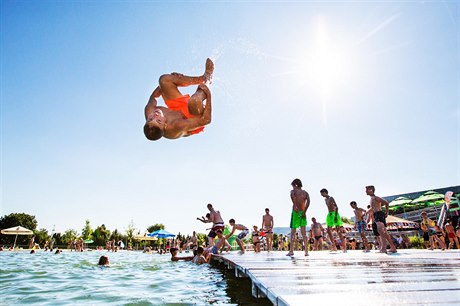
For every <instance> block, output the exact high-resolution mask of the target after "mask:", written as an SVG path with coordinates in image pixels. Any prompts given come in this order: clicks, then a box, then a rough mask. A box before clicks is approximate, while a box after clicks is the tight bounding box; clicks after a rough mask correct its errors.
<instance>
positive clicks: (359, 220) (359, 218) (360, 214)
mask: <svg viewBox="0 0 460 306" xmlns="http://www.w3.org/2000/svg"><path fill="white" fill-rule="evenodd" d="M350 206H351V208H353V212H354V213H355V226H356V228H357V230H358V233H359V235H360V236H361V240H362V241H363V246H364V252H366V253H367V252H369V242H368V241H367V237H366V228H367V222H366V221H365V220H364V216H365V215H366V213H367V211H366V210H365V209H364V208H359V207H358V204H357V203H356V202H355V201H351V202H350Z"/></svg>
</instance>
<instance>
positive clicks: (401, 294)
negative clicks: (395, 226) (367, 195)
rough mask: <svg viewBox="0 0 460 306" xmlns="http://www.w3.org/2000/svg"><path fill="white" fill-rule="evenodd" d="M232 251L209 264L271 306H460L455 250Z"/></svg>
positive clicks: (459, 261) (458, 263)
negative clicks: (247, 282)
mask: <svg viewBox="0 0 460 306" xmlns="http://www.w3.org/2000/svg"><path fill="white" fill-rule="evenodd" d="M285 254H286V252H277V251H275V252H271V253H267V252H262V253H254V252H249V253H246V254H243V255H239V254H237V253H236V252H231V253H228V254H225V253H224V254H222V256H218V255H217V256H216V255H214V257H213V260H217V261H220V262H223V263H224V264H225V266H226V267H227V268H229V269H235V275H236V276H238V277H249V278H250V279H251V281H252V294H253V295H254V296H256V297H266V298H268V299H269V300H270V301H271V302H272V303H273V305H293V306H295V305H302V306H303V305H340V306H341V305H353V306H356V305H460V250H447V251H441V250H435V251H429V250H398V253H397V254H393V255H387V254H381V253H376V251H371V252H370V253H364V252H362V251H348V252H347V253H342V252H332V253H331V252H328V251H319V252H310V256H308V257H305V256H304V255H303V252H300V251H299V252H295V256H294V257H293V258H291V257H287V256H285Z"/></svg>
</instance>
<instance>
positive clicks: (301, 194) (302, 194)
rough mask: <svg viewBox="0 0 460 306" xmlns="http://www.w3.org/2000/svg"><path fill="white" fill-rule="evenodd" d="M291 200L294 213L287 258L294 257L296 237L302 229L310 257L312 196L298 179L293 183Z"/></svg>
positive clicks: (292, 214) (306, 254)
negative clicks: (310, 208) (308, 236)
mask: <svg viewBox="0 0 460 306" xmlns="http://www.w3.org/2000/svg"><path fill="white" fill-rule="evenodd" d="M291 186H292V190H291V200H292V213H291V245H290V250H289V252H288V253H287V254H286V256H293V255H294V237H295V233H296V230H297V229H298V228H299V227H300V232H301V233H302V238H303V242H304V246H305V256H308V239H307V231H306V229H305V226H307V216H306V213H307V209H308V206H310V196H309V194H308V192H306V191H305V190H303V189H302V182H301V181H300V179H298V178H296V179H295V180H293V181H292V183H291Z"/></svg>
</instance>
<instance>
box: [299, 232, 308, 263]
mask: <svg viewBox="0 0 460 306" xmlns="http://www.w3.org/2000/svg"><path fill="white" fill-rule="evenodd" d="M300 233H301V234H302V238H303V245H304V247H305V256H308V238H307V231H306V229H305V226H302V227H301V228H300Z"/></svg>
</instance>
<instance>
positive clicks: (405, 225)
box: [386, 216, 419, 229]
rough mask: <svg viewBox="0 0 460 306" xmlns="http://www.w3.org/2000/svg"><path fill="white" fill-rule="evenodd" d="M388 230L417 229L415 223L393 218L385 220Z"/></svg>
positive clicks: (389, 217)
mask: <svg viewBox="0 0 460 306" xmlns="http://www.w3.org/2000/svg"><path fill="white" fill-rule="evenodd" d="M386 221H387V228H388V229H416V228H418V227H419V225H418V223H417V222H413V221H409V220H406V219H403V218H398V217H395V216H388V217H387V218H386Z"/></svg>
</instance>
